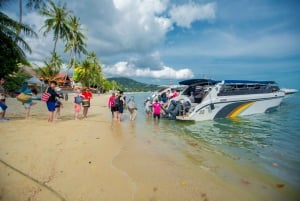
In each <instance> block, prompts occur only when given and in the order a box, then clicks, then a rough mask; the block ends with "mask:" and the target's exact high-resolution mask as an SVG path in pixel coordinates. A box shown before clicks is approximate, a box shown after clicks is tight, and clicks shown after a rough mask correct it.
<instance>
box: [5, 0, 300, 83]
mask: <svg viewBox="0 0 300 201" xmlns="http://www.w3.org/2000/svg"><path fill="white" fill-rule="evenodd" d="M61 2H62V3H64V2H66V3H67V7H68V8H69V9H70V10H72V11H73V14H74V15H75V16H78V17H80V20H81V23H82V25H83V28H84V33H85V35H86V36H87V38H88V40H87V44H88V50H89V51H95V52H96V54H97V56H98V57H99V60H100V62H101V65H102V68H103V71H104V73H105V75H106V76H107V77H112V76H126V77H130V78H134V79H136V80H139V81H144V82H151V83H166V82H175V83H177V81H178V80H184V79H190V78H203V77H207V78H213V79H273V75H274V74H275V72H278V73H277V76H278V74H281V75H282V76H284V75H285V73H286V75H287V76H294V78H295V79H298V78H299V80H300V75H299V74H300V71H299V69H300V20H299V19H300V12H299V10H300V1H297V0H238V1H236V0H215V1H210V0H100V1H99V0H89V1H78V0H61ZM15 4H16V5H14V3H11V5H8V6H6V7H5V9H4V12H6V13H7V14H8V15H9V16H11V17H13V18H15V19H18V7H17V6H18V5H17V3H15ZM44 20H45V19H44V18H43V17H42V16H40V15H39V14H38V13H37V11H34V10H28V9H25V13H24V16H23V22H24V23H25V24H28V25H29V26H31V27H32V28H33V29H34V30H35V31H36V32H37V33H38V34H39V38H38V39H33V38H26V41H27V42H28V43H29V44H30V46H31V48H32V50H33V51H32V54H28V59H29V60H30V61H31V62H32V63H35V64H36V65H42V62H43V60H44V59H45V58H46V57H49V55H50V52H51V50H52V48H53V35H52V34H51V33H50V34H48V35H47V36H46V37H45V36H43V32H42V31H41V30H40V28H41V27H42V26H43V23H44ZM58 46H59V48H58V51H59V53H62V52H63V44H62V43H61V42H60V43H59V44H58ZM64 61H65V62H67V61H68V55H66V56H65V57H64ZM274 78H275V77H274Z"/></svg>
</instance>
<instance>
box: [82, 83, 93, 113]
mask: <svg viewBox="0 0 300 201" xmlns="http://www.w3.org/2000/svg"><path fill="white" fill-rule="evenodd" d="M82 96H83V99H84V100H83V101H87V102H85V104H83V105H82V106H83V118H87V114H88V110H89V107H90V105H91V98H93V94H92V93H91V91H90V89H89V88H85V89H83V92H82Z"/></svg>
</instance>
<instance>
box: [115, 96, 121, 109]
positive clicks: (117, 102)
mask: <svg viewBox="0 0 300 201" xmlns="http://www.w3.org/2000/svg"><path fill="white" fill-rule="evenodd" d="M113 105H114V107H119V106H120V105H121V100H120V97H117V98H116V99H115V102H114V103H113Z"/></svg>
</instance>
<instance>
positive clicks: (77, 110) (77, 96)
mask: <svg viewBox="0 0 300 201" xmlns="http://www.w3.org/2000/svg"><path fill="white" fill-rule="evenodd" d="M82 99H83V96H82V94H81V91H80V89H76V94H75V97H74V119H75V120H79V113H80V111H81V103H82Z"/></svg>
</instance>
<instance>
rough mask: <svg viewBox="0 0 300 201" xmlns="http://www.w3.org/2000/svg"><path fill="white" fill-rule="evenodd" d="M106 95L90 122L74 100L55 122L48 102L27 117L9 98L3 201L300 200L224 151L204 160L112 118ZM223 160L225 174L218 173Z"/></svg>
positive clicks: (3, 128) (2, 133)
mask: <svg viewBox="0 0 300 201" xmlns="http://www.w3.org/2000/svg"><path fill="white" fill-rule="evenodd" d="M107 98H108V96H106V95H101V96H100V95H99V96H98V95H95V97H94V99H93V100H92V106H91V108H90V112H89V117H88V119H83V120H73V109H72V108H73V104H72V102H71V101H70V100H72V97H70V99H69V102H64V105H65V107H64V109H62V111H61V114H62V116H61V120H57V121H55V122H54V123H48V122H47V110H46V106H45V104H44V103H42V102H39V103H38V104H37V105H35V106H34V107H33V108H32V113H31V114H32V117H31V118H30V119H28V120H26V119H24V116H25V114H24V109H23V107H22V106H21V104H20V103H19V102H17V101H16V100H15V99H8V100H7V104H8V106H9V110H8V112H7V116H8V117H10V118H11V120H10V121H9V122H7V123H1V124H0V160H1V161H0V200H4V201H23V200H24V201H28V200H37V201H40V200H41V201H44V200H45V201H52V200H53V201H56V200H68V201H69V200H70V201H101V200H103V201H127V200H128V201H130V200H136V201H144V200H145V201H158V200H163V201H164V200H170V201H175V200H178V201H181V200H183V201H187V200H203V201H208V200H210V201H214V200H215V201H217V200H231V201H234V200H237V201H243V200H249V201H250V200H297V197H296V196H297V194H293V192H294V191H293V192H291V189H290V188H288V187H287V186H285V187H284V188H277V187H276V186H274V184H276V182H277V181H274V180H272V179H271V180H268V179H264V182H263V183H262V182H261V180H260V179H259V178H257V176H256V175H255V174H252V173H249V172H247V170H245V169H243V168H239V167H233V165H232V164H231V163H230V161H227V160H223V158H222V156H216V154H213V153H208V152H205V150H200V151H203V157H200V159H199V157H198V156H193V153H191V152H189V153H182V152H180V151H177V150H172V146H166V145H165V144H164V143H163V142H160V141H159V140H158V139H157V137H156V132H155V131H151V130H147V131H146V130H142V129H138V128H137V127H138V126H137V125H136V123H135V122H130V121H129V120H125V121H124V122H122V123H121V124H118V123H117V122H115V121H112V120H111V116H110V112H109V110H108V108H107V107H106V101H107ZM141 116H142V115H141ZM141 116H140V118H144V117H141ZM152 123H153V122H152V121H150V122H149V124H152ZM139 126H140V125H139ZM140 132H148V133H149V136H148V137H140V135H139V134H140ZM182 146H189V145H188V144H186V145H182ZM190 146H193V144H190ZM198 151H199V150H198ZM198 151H197V153H198ZM209 158H213V160H207V159H209ZM187 160H189V161H187ZM193 160H194V163H193ZM199 160H203V161H199ZM191 161H192V162H191ZM212 161H214V162H212ZM229 163H230V164H229ZM221 165H222V166H224V169H225V170H226V174H225V173H224V174H223V175H222V173H216V172H215V171H214V167H217V166H218V167H219V166H221ZM232 168H233V169H232ZM233 170H235V171H233ZM230 171H232V172H231V173H230ZM250 176H251V178H249V177H250Z"/></svg>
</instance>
